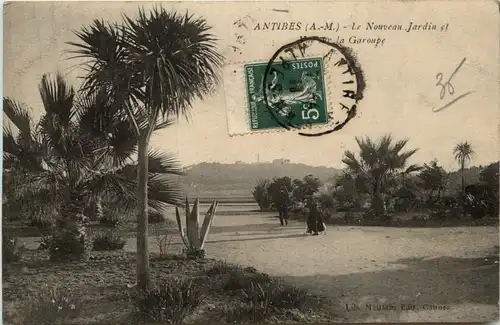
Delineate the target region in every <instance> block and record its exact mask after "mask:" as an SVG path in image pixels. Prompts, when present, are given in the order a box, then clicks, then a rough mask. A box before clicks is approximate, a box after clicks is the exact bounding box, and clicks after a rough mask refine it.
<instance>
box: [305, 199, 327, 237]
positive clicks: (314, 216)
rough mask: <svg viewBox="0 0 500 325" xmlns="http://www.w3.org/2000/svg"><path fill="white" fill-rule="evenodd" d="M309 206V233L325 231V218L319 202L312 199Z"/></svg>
mask: <svg viewBox="0 0 500 325" xmlns="http://www.w3.org/2000/svg"><path fill="white" fill-rule="evenodd" d="M308 207H309V216H308V217H307V233H309V234H311V233H312V234H318V233H319V232H322V231H325V225H324V224H323V218H321V214H320V212H319V210H318V206H317V204H316V203H315V202H314V201H310V202H309V204H308Z"/></svg>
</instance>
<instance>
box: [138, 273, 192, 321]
mask: <svg viewBox="0 0 500 325" xmlns="http://www.w3.org/2000/svg"><path fill="white" fill-rule="evenodd" d="M201 301H202V293H201V291H200V289H199V288H198V287H197V286H195V285H194V284H193V282H192V281H191V280H188V279H184V278H170V279H168V280H167V281H165V282H163V283H161V284H160V285H158V286H157V287H155V288H152V289H150V290H148V291H147V292H145V293H144V294H142V295H140V296H139V297H138V299H137V300H136V306H135V312H136V315H137V317H139V318H141V320H143V321H145V322H155V323H161V324H164V323H167V324H178V323H181V322H182V321H183V319H184V318H185V317H186V316H188V315H189V314H190V313H191V312H192V311H193V310H194V309H195V308H196V307H198V306H199V304H200V303H201Z"/></svg>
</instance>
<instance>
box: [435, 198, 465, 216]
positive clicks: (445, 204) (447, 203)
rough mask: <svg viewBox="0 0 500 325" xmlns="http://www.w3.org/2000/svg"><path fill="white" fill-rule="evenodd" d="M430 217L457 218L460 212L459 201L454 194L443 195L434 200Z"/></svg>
mask: <svg viewBox="0 0 500 325" xmlns="http://www.w3.org/2000/svg"><path fill="white" fill-rule="evenodd" d="M430 210H431V217H432V218H433V219H439V220H443V219H449V218H458V217H460V215H461V214H462V209H461V207H460V202H459V200H458V199H457V197H455V196H443V197H441V198H440V199H439V200H438V201H437V202H435V203H434V204H433V205H432V206H431V208H430Z"/></svg>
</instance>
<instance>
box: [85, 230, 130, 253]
mask: <svg viewBox="0 0 500 325" xmlns="http://www.w3.org/2000/svg"><path fill="white" fill-rule="evenodd" d="M125 242H126V241H125V239H124V238H123V237H122V236H120V235H118V234H117V233H116V232H114V231H106V232H99V233H98V234H97V235H96V236H95V237H94V243H93V250H95V251H114V250H118V249H122V248H123V247H124V246H125Z"/></svg>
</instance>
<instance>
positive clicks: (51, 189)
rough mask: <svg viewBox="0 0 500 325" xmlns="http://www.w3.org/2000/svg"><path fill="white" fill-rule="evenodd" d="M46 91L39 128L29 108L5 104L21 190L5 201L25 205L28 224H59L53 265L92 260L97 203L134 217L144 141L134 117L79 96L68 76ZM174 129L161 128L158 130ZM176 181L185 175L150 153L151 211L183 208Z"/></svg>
mask: <svg viewBox="0 0 500 325" xmlns="http://www.w3.org/2000/svg"><path fill="white" fill-rule="evenodd" d="M39 89H40V95H41V98H42V103H43V108H44V112H43V114H42V116H41V118H40V120H39V121H38V122H35V121H34V118H33V117H32V114H31V112H30V108H29V107H27V106H26V105H23V104H20V103H18V102H16V101H14V100H12V99H8V98H4V101H3V111H4V113H5V115H6V117H7V119H8V120H7V124H8V125H7V126H6V127H4V129H3V148H4V154H3V158H4V172H6V173H8V174H9V182H10V185H9V186H10V187H13V188H14V189H15V190H13V191H8V192H4V195H6V193H7V195H8V196H9V197H6V198H4V200H6V201H7V202H18V203H19V205H20V209H19V210H20V213H21V215H23V217H33V216H37V215H45V216H50V217H51V218H53V219H54V220H55V221H56V231H55V233H54V240H53V241H52V245H51V247H50V251H51V258H53V259H57V260H75V259H76V260H81V259H85V258H87V257H88V253H89V251H90V249H91V245H90V243H89V238H88V235H87V234H86V225H87V221H88V216H85V214H84V212H85V211H86V209H85V208H86V207H87V206H89V204H90V203H92V202H96V201H100V202H104V203H106V204H107V205H108V206H110V207H112V208H116V209H119V208H120V209H122V210H123V211H128V212H132V211H133V210H136V208H137V199H136V191H137V181H136V175H137V165H136V164H135V162H134V158H135V156H136V153H137V141H136V139H135V137H134V136H133V134H131V125H130V122H129V120H128V118H127V116H126V115H125V114H123V113H120V111H119V110H117V109H115V108H114V107H116V105H114V103H113V102H111V100H110V99H109V97H107V96H106V95H105V93H104V92H102V93H101V92H97V93H93V94H86V95H85V96H78V94H77V93H76V92H75V91H74V90H73V88H72V87H70V86H69V85H68V84H67V83H66V81H65V80H64V78H63V77H62V76H60V75H57V76H56V78H54V79H52V78H50V77H48V76H47V75H44V76H43V78H42V81H41V84H40V87H39ZM137 118H138V119H139V120H141V119H145V118H146V117H142V116H141V115H139V114H137ZM145 124H146V122H145V121H143V123H139V125H145ZM168 125H169V123H168V122H161V123H160V122H158V123H156V125H155V130H159V129H162V128H164V127H166V126H168ZM12 126H13V127H15V129H14V130H13V128H12ZM15 131H16V132H15ZM170 174H182V169H181V168H180V166H178V164H177V162H176V160H175V159H174V157H172V156H170V155H168V154H164V153H160V152H158V151H153V150H152V151H150V152H149V179H148V182H149V186H148V192H149V193H150V194H149V201H148V203H149V208H150V209H151V210H155V211H161V210H163V209H164V208H165V207H166V205H167V204H175V205H178V204H182V197H183V195H182V194H181V193H182V192H181V190H180V188H179V186H178V185H177V184H176V182H174V181H173V180H172V178H171V177H169V175H170ZM5 212H7V213H8V212H9V211H4V213H5ZM18 212H19V211H18Z"/></svg>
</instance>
